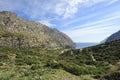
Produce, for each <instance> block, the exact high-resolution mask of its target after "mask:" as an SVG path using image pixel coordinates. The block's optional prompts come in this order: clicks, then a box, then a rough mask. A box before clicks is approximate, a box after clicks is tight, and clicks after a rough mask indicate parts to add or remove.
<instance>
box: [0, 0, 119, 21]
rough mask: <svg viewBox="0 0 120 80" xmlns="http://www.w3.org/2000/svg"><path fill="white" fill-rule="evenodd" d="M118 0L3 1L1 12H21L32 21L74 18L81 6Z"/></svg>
mask: <svg viewBox="0 0 120 80" xmlns="http://www.w3.org/2000/svg"><path fill="white" fill-rule="evenodd" d="M115 1H117V0H1V1H0V10H11V11H16V10H17V11H19V10H21V11H22V12H23V13H25V14H27V15H28V16H30V17H31V18H32V19H36V18H41V17H42V18H44V17H46V15H48V14H49V15H51V16H52V15H54V16H57V17H61V18H62V19H66V18H70V17H73V16H74V15H75V14H76V13H77V12H78V10H80V9H79V7H80V6H84V7H88V6H89V7H90V6H92V5H94V4H97V3H100V2H111V3H113V2H115Z"/></svg>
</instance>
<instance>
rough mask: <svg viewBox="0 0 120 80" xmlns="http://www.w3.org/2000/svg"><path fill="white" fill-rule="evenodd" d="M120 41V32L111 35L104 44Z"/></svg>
mask: <svg viewBox="0 0 120 80" xmlns="http://www.w3.org/2000/svg"><path fill="white" fill-rule="evenodd" d="M118 39H120V31H118V32H116V33H114V34H112V35H111V36H110V37H108V38H107V40H106V42H110V41H115V40H118Z"/></svg>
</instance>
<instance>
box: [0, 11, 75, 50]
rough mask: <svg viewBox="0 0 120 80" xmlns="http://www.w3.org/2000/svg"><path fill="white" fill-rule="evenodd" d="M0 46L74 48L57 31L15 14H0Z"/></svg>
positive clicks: (62, 34) (65, 36)
mask: <svg viewBox="0 0 120 80" xmlns="http://www.w3.org/2000/svg"><path fill="white" fill-rule="evenodd" d="M0 46H7V47H15V48H18V47H19V48H28V47H42V48H74V47H75V44H74V43H73V41H72V40H71V39H70V38H69V37H68V36H67V35H66V34H64V33H62V32H60V31H58V30H57V29H52V28H49V27H47V26H45V25H43V24H41V23H36V22H33V21H28V20H24V19H22V18H20V17H18V16H17V15H16V14H15V13H12V12H8V11H2V12H0Z"/></svg>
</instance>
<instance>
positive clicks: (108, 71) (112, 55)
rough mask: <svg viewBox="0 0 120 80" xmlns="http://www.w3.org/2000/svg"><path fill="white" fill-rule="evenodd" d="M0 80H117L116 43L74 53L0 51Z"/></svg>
mask: <svg viewBox="0 0 120 80" xmlns="http://www.w3.org/2000/svg"><path fill="white" fill-rule="evenodd" d="M0 80H120V40H116V41H112V42H109V43H105V44H101V45H97V46H93V47H88V48H84V49H76V50H75V49H72V50H68V49H65V50H63V49H58V50H46V49H40V48H27V49H20V48H9V47H0Z"/></svg>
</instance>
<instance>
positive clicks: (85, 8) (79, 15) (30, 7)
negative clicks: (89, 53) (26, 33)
mask: <svg viewBox="0 0 120 80" xmlns="http://www.w3.org/2000/svg"><path fill="white" fill-rule="evenodd" d="M0 11H11V12H15V13H16V14H17V15H18V16H20V17H22V18H24V19H27V20H30V21H35V22H40V23H42V24H45V25H47V26H49V27H50V28H57V29H58V30H60V31H61V32H64V33H65V34H67V35H68V36H69V37H70V38H71V39H72V40H73V41H74V42H100V41H102V40H104V39H106V38H107V37H108V36H110V35H111V34H113V33H115V32H116V31H118V30H120V0H0Z"/></svg>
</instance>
